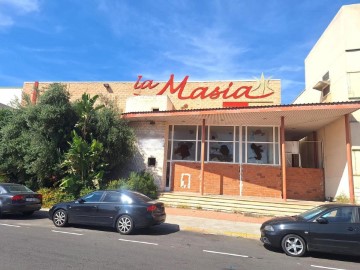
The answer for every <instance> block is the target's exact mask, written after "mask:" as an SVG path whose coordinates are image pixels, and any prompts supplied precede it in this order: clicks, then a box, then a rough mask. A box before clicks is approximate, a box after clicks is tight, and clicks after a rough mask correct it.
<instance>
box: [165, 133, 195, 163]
mask: <svg viewBox="0 0 360 270" xmlns="http://www.w3.org/2000/svg"><path fill="white" fill-rule="evenodd" d="M196 142H197V126H174V129H173V140H172V147H171V149H173V150H172V160H191V161H195V160H196Z"/></svg>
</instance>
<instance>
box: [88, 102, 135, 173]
mask: <svg viewBox="0 0 360 270" xmlns="http://www.w3.org/2000/svg"><path fill="white" fill-rule="evenodd" d="M94 122H95V123H96V124H95V125H94V129H93V131H92V133H93V134H94V137H95V138H96V139H97V140H98V141H99V142H101V143H102V144H103V145H104V153H103V160H104V161H105V163H107V164H108V167H107V169H108V176H109V177H111V176H112V177H113V178H114V177H117V173H118V171H120V169H121V168H123V166H124V165H125V163H126V162H127V161H128V160H129V159H130V158H131V157H132V156H133V153H134V149H135V134H134V132H133V129H131V128H130V127H129V126H128V123H127V122H126V121H125V120H123V119H121V118H120V115H119V114H118V113H117V111H116V109H114V108H103V109H102V110H100V111H99V112H98V113H97V114H96V115H95V119H94Z"/></svg>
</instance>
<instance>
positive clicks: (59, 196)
mask: <svg viewBox="0 0 360 270" xmlns="http://www.w3.org/2000/svg"><path fill="white" fill-rule="evenodd" d="M37 192H38V193H40V194H42V198H43V205H42V206H43V207H45V208H50V207H52V206H53V205H54V204H57V203H59V202H68V201H73V200H75V197H74V196H73V195H71V194H68V193H66V192H64V191H61V190H60V189H59V188H41V189H39V190H38V191H37Z"/></svg>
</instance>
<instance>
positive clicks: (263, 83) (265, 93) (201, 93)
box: [133, 74, 280, 107]
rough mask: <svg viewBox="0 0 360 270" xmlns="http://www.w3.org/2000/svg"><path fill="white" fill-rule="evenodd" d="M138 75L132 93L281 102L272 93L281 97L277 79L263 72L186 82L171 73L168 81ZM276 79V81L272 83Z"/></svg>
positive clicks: (232, 102) (228, 103)
mask: <svg viewBox="0 0 360 270" xmlns="http://www.w3.org/2000/svg"><path fill="white" fill-rule="evenodd" d="M142 77H143V76H142V75H139V76H138V79H137V81H136V82H135V84H134V86H133V88H134V95H147V93H150V92H152V93H153V92H154V91H156V92H155V94H156V95H168V96H173V97H174V98H175V97H176V98H177V99H178V100H181V101H195V100H202V101H204V102H206V101H207V100H209V101H210V100H222V102H223V103H222V107H235V106H249V103H258V104H259V105H260V104H261V103H280V100H279V101H278V102H277V101H276V100H274V98H273V97H275V99H276V97H278V98H279V99H280V82H279V81H278V80H273V81H271V80H269V79H268V80H267V79H265V78H264V75H263V74H262V75H261V77H260V79H258V80H256V81H236V82H233V81H226V82H202V83H200V82H196V83H195V82H189V76H185V77H184V79H183V80H182V81H180V82H175V76H174V74H171V75H170V78H169V80H168V81H167V82H165V83H164V82H154V81H153V80H142ZM274 82H277V83H274Z"/></svg>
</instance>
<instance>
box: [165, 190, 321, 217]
mask: <svg viewBox="0 0 360 270" xmlns="http://www.w3.org/2000/svg"><path fill="white" fill-rule="evenodd" d="M159 201H161V202H163V203H165V205H166V206H168V207H178V208H190V209H202V210H212V211H219V212H232V213H240V214H244V215H251V216H293V215H297V214H300V213H302V212H304V211H306V210H309V209H311V208H314V207H315V206H318V205H320V204H322V203H323V202H309V201H286V202H284V201H282V200H281V199H271V198H269V199H268V200H267V199H266V198H243V197H241V198H240V197H224V196H211V195H206V196H201V195H200V194H183V193H170V192H165V193H162V194H160V197H159Z"/></svg>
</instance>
